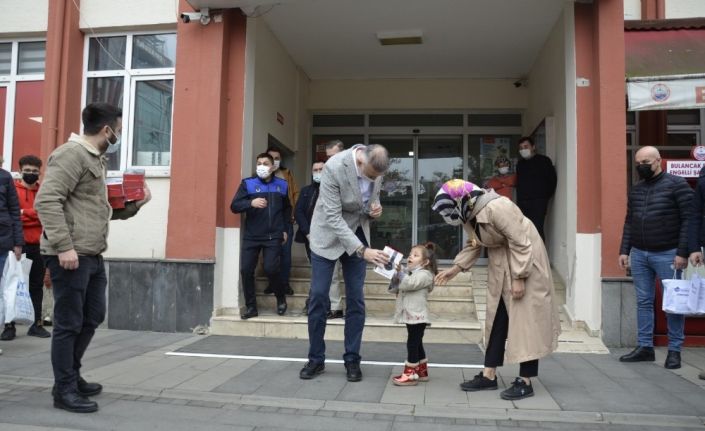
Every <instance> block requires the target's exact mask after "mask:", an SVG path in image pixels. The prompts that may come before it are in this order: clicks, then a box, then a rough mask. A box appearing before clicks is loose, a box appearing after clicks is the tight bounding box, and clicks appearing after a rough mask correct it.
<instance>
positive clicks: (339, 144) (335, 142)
mask: <svg viewBox="0 0 705 431" xmlns="http://www.w3.org/2000/svg"><path fill="white" fill-rule="evenodd" d="M336 147H337V148H338V150H340V151H343V150H344V149H345V144H344V143H343V141H341V140H340V139H333V140H332V141H328V142H326V150H330V149H333V148H336Z"/></svg>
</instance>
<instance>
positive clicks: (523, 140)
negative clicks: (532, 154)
mask: <svg viewBox="0 0 705 431" xmlns="http://www.w3.org/2000/svg"><path fill="white" fill-rule="evenodd" d="M522 142H528V143H529V144H531V146H532V147H535V146H536V144H534V140H533V139H532V138H531V136H522V137H521V138H519V142H517V145H519V144H521V143H522Z"/></svg>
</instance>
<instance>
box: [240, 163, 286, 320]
mask: <svg viewBox="0 0 705 431" xmlns="http://www.w3.org/2000/svg"><path fill="white" fill-rule="evenodd" d="M273 167H274V160H273V159H272V156H270V155H269V154H267V153H262V154H260V155H258V156H257V168H256V172H257V175H255V176H252V177H250V178H245V179H244V180H242V183H241V184H240V188H238V190H237V193H236V194H235V197H234V198H233V202H232V203H231V204H230V210H231V211H232V212H234V213H245V214H246V218H245V223H244V224H245V229H244V230H245V234H244V235H243V238H242V248H241V249H240V275H241V276H242V288H243V293H244V296H245V305H246V307H247V309H246V311H245V313H244V314H242V315H241V316H240V317H241V318H242V319H249V318H251V317H256V316H257V315H258V312H257V297H256V295H255V268H256V266H257V259H258V258H259V253H260V251H262V254H263V259H262V260H263V262H264V272H265V274H267V278H268V279H269V285H270V286H272V287H274V289H273V290H274V295H275V296H276V297H277V314H279V315H280V316H281V315H283V314H284V313H286V308H287V306H286V296H284V293H285V292H284V286H283V284H282V283H281V279H280V275H279V270H280V260H281V250H282V244H283V243H285V242H286V240H287V232H288V231H289V229H290V227H291V226H290V225H291V204H290V203H289V195H288V189H287V182H286V181H284V180H283V179H281V178H278V177H275V176H274V174H273V172H274V169H273Z"/></svg>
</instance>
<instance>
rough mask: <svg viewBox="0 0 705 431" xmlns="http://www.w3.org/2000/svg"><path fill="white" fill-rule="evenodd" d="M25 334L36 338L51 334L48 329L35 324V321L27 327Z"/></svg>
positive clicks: (47, 336) (46, 336)
mask: <svg viewBox="0 0 705 431" xmlns="http://www.w3.org/2000/svg"><path fill="white" fill-rule="evenodd" d="M27 335H29V336H30V337H38V338H49V337H51V334H50V333H49V331H47V330H46V329H44V327H43V326H42V325H37V324H36V323H35V324H34V325H32V326H30V327H29V329H28V330H27Z"/></svg>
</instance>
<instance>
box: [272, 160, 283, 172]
mask: <svg viewBox="0 0 705 431" xmlns="http://www.w3.org/2000/svg"><path fill="white" fill-rule="evenodd" d="M281 162H282V161H281V160H275V161H274V170H275V171H276V170H277V169H279V165H280V164H281Z"/></svg>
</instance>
